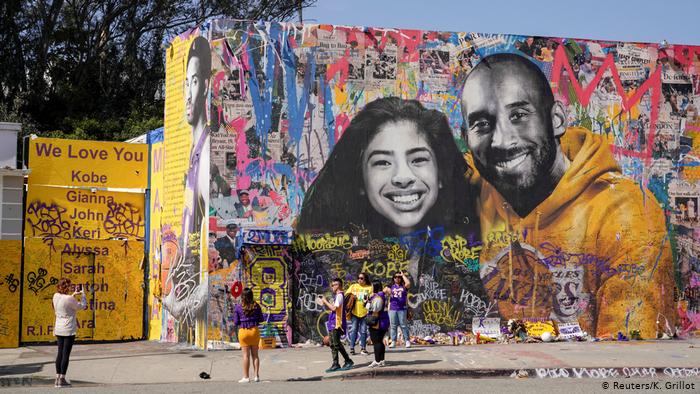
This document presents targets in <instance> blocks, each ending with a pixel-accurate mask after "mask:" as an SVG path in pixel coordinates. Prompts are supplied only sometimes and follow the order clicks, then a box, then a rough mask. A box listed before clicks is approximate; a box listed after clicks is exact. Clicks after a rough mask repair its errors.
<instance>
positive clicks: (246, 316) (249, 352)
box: [233, 287, 263, 383]
mask: <svg viewBox="0 0 700 394" xmlns="http://www.w3.org/2000/svg"><path fill="white" fill-rule="evenodd" d="M262 321H263V317H262V309H261V308H260V304H258V303H257V302H255V301H254V300H253V290H251V289H250V288H249V287H246V288H245V289H243V294H242V295H241V303H240V304H236V307H235V308H234V311H233V324H235V325H236V326H237V327H238V342H239V343H240V344H241V350H242V351H243V378H242V379H241V380H239V381H238V383H248V382H250V377H249V375H248V371H249V370H250V358H251V357H252V358H253V369H254V370H255V379H254V380H253V381H255V382H259V381H260V357H259V356H258V346H259V345H260V330H259V329H258V325H259V324H260V323H262Z"/></svg>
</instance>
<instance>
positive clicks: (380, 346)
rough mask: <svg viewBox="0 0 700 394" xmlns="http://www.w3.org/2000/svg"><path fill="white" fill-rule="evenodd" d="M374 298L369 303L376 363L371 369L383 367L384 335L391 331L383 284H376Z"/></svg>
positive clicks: (370, 325)
mask: <svg viewBox="0 0 700 394" xmlns="http://www.w3.org/2000/svg"><path fill="white" fill-rule="evenodd" d="M372 290H373V292H374V294H372V296H371V297H370V299H369V302H367V312H368V315H367V320H368V322H367V325H368V326H369V337H370V338H372V346H374V361H373V362H372V364H370V365H369V367H370V368H374V367H383V366H384V365H385V363H384V355H385V354H386V346H384V335H386V330H387V329H389V314H387V313H386V310H385V309H386V308H385V307H386V295H385V294H384V287H383V286H382V284H381V283H378V282H375V283H374V286H373V289H372Z"/></svg>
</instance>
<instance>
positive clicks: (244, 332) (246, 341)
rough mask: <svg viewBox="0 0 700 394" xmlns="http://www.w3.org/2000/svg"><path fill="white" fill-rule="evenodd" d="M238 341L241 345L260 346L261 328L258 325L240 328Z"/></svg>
mask: <svg viewBox="0 0 700 394" xmlns="http://www.w3.org/2000/svg"><path fill="white" fill-rule="evenodd" d="M238 343H240V344H241V346H260V330H259V329H258V328H257V327H253V328H239V329H238Z"/></svg>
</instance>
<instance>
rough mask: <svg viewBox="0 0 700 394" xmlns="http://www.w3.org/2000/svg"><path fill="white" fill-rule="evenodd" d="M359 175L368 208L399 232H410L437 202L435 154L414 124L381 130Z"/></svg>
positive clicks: (395, 123) (365, 153)
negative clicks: (362, 180)
mask: <svg viewBox="0 0 700 394" xmlns="http://www.w3.org/2000/svg"><path fill="white" fill-rule="evenodd" d="M362 175H363V178H364V181H365V192H366V193H367V199H368V200H369V203H370V205H372V208H374V209H375V210H376V211H377V212H378V213H379V214H380V215H382V216H384V218H386V219H387V220H388V221H390V222H392V223H393V224H394V225H395V226H396V228H397V230H398V231H399V232H408V231H411V230H412V229H413V227H415V226H416V225H417V224H418V223H420V221H421V220H422V219H423V217H424V216H425V215H426V213H428V211H429V210H430V208H432V207H433V205H435V201H437V195H438V189H439V182H440V181H439V179H438V167H437V161H436V158H435V153H434V152H433V150H432V148H431V147H430V145H428V142H427V141H426V139H425V138H424V137H423V136H422V135H421V134H420V133H419V132H418V130H417V129H416V124H415V123H414V122H411V121H398V122H391V123H387V124H385V125H383V126H382V127H381V128H380V131H379V133H377V135H375V136H374V138H372V140H371V141H370V142H369V144H368V145H367V149H366V150H365V152H364V154H363V155H362Z"/></svg>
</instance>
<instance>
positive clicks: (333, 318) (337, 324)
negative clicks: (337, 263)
mask: <svg viewBox="0 0 700 394" xmlns="http://www.w3.org/2000/svg"><path fill="white" fill-rule="evenodd" d="M331 288H332V289H333V297H334V300H333V303H332V304H331V303H330V302H328V300H326V299H325V298H323V296H322V295H320V294H319V296H318V300H317V301H316V303H317V304H319V305H323V306H325V307H326V308H327V309H328V310H329V311H330V314H329V315H328V322H327V323H326V328H328V337H329V342H330V345H331V355H332V356H333V365H331V367H330V368H328V369H327V370H326V372H327V373H330V372H335V371H345V370H348V369H350V368H352V366H353V365H355V364H354V363H353V362H352V360H351V359H350V356H348V352H347V351H345V347H344V346H343V344H342V343H341V342H340V337H341V335H343V333H345V331H346V330H347V322H346V320H345V305H344V301H345V300H344V297H343V290H342V289H343V280H342V279H340V278H335V279H333V281H332V282H331ZM338 352H340V354H341V355H342V356H343V359H345V364H344V365H343V367H342V368H341V367H340V363H339V362H338Z"/></svg>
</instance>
